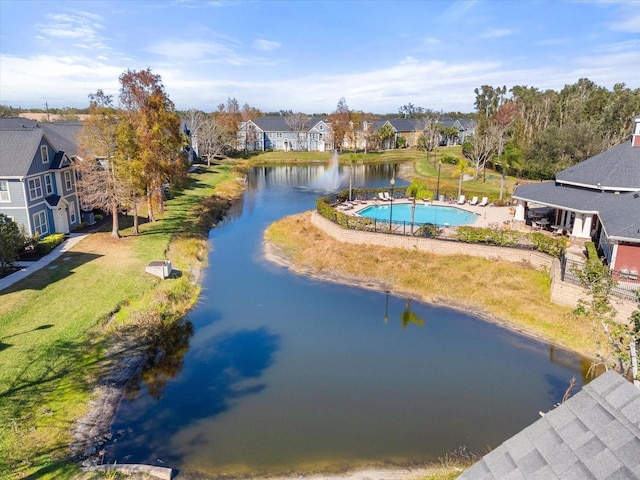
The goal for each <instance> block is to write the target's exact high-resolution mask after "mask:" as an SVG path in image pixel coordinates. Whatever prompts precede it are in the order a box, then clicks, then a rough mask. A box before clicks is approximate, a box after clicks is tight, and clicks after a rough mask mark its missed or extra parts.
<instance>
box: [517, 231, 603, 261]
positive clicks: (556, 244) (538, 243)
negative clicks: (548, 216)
mask: <svg viewBox="0 0 640 480" xmlns="http://www.w3.org/2000/svg"><path fill="white" fill-rule="evenodd" d="M528 236H529V239H530V240H531V243H533V245H534V247H535V248H536V250H538V251H539V252H542V253H547V254H549V255H551V256H552V257H556V258H559V257H561V256H562V254H563V253H564V251H565V249H566V247H567V240H566V239H565V238H564V237H560V238H552V237H549V236H547V235H544V234H542V233H540V232H533V233H530V234H529V235H528ZM597 257H598V256H597V254H596V258H597Z"/></svg>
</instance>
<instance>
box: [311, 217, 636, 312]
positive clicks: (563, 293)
mask: <svg viewBox="0 0 640 480" xmlns="http://www.w3.org/2000/svg"><path fill="white" fill-rule="evenodd" d="M311 223H312V224H313V225H315V226H316V227H317V228H319V229H321V230H322V231H323V232H325V233H326V234H327V235H329V236H330V237H333V238H334V239H336V240H338V241H339V242H343V243H351V244H366V245H378V246H381V247H392V248H404V249H409V250H420V251H423V252H428V253H434V254H437V255H471V256H474V257H481V258H486V259H489V260H493V259H496V260H506V261H509V262H514V263H520V262H526V263H529V264H531V265H532V266H534V267H535V268H538V269H541V270H544V271H546V272H548V273H549V275H550V276H551V301H552V302H553V303H555V304H558V305H564V306H568V307H572V308H574V307H576V306H577V305H578V300H579V299H581V298H584V290H583V289H582V287H580V286H579V285H574V284H572V283H567V282H563V281H562V280H561V278H562V275H561V267H560V261H559V260H558V259H557V258H554V257H552V256H551V255H547V254H546V253H542V252H538V251H535V250H521V249H518V248H504V247H496V246H492V245H478V244H473V243H462V242H452V241H446V240H437V239H433V238H421V237H413V236H409V235H388V234H386V233H375V232H366V231H362V230H350V229H347V228H342V227H341V226H340V225H338V224H336V223H334V222H332V221H330V220H328V219H326V218H325V217H323V216H322V215H320V214H319V213H318V212H316V211H314V212H313V213H312V214H311ZM611 299H612V303H613V305H614V307H615V308H616V310H617V312H618V315H617V317H618V318H619V319H621V320H622V321H625V322H626V321H627V320H628V319H629V317H630V316H631V313H632V312H633V311H634V310H635V309H636V308H637V307H636V305H635V304H634V303H633V302H631V301H627V300H623V299H619V298H617V297H611Z"/></svg>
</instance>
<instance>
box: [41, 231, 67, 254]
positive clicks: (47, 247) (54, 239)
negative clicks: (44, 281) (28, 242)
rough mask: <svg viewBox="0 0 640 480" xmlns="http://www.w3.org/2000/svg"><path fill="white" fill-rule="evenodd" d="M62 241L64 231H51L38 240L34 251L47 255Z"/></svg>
mask: <svg viewBox="0 0 640 480" xmlns="http://www.w3.org/2000/svg"><path fill="white" fill-rule="evenodd" d="M62 242H64V233H52V234H51V235H48V236H46V237H44V238H43V239H42V240H38V241H37V243H36V245H35V252H36V254H38V255H42V256H44V255H47V254H48V253H51V251H52V250H53V249H54V248H56V247H57V246H58V245H60V244H61V243H62Z"/></svg>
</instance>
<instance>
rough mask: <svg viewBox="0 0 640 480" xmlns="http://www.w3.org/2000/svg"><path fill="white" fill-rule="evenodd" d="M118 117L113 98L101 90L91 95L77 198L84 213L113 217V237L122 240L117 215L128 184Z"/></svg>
mask: <svg viewBox="0 0 640 480" xmlns="http://www.w3.org/2000/svg"><path fill="white" fill-rule="evenodd" d="M118 122H119V118H118V114H117V111H116V109H115V107H114V106H113V97H112V96H111V95H106V94H105V93H104V92H103V91H102V90H98V91H97V92H96V93H95V94H91V95H89V116H88V117H87V119H86V120H85V122H84V124H83V126H82V130H81V131H80V134H79V137H78V141H79V153H80V155H79V157H80V158H79V159H78V160H76V164H75V168H76V172H77V174H78V182H77V188H78V194H79V198H80V203H81V205H82V209H83V210H91V209H93V208H100V209H102V210H105V211H107V212H109V213H110V214H111V217H112V218H111V236H112V237H113V238H119V237H120V233H119V223H118V212H119V208H120V206H121V205H123V204H124V203H125V202H126V198H127V194H126V190H127V187H126V183H125V174H124V173H123V168H122V167H123V165H122V160H123V159H122V157H119V156H116V151H117V148H118V143H117V131H118Z"/></svg>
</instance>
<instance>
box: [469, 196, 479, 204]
mask: <svg viewBox="0 0 640 480" xmlns="http://www.w3.org/2000/svg"><path fill="white" fill-rule="evenodd" d="M477 204H478V197H473V198H472V199H471V201H470V202H469V205H477Z"/></svg>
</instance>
